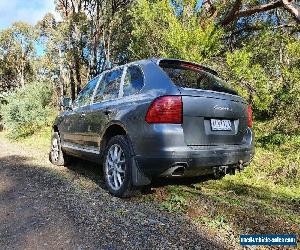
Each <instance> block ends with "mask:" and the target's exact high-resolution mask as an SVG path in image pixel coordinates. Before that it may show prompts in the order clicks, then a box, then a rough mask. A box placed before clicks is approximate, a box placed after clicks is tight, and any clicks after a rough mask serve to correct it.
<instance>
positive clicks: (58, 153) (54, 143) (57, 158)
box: [49, 132, 69, 166]
mask: <svg viewBox="0 0 300 250" xmlns="http://www.w3.org/2000/svg"><path fill="white" fill-rule="evenodd" d="M49 160H50V162H51V163H52V164H54V165H56V166H66V165H67V164H68V162H69V157H68V156H67V155H66V154H65V153H64V152H63V151H62V149H61V141H60V136H59V134H58V132H53V133H52V137H51V149H50V153H49Z"/></svg>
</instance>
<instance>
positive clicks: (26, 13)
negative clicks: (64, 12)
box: [0, 0, 55, 30]
mask: <svg viewBox="0 0 300 250" xmlns="http://www.w3.org/2000/svg"><path fill="white" fill-rule="evenodd" d="M48 12H51V13H53V14H55V6H54V0H0V30H1V29H4V28H7V27H9V26H10V25H11V24H13V23H14V22H16V21H23V22H27V23H30V24H35V23H36V22H37V21H38V20H40V19H42V17H43V16H44V15H45V14H46V13H48Z"/></svg>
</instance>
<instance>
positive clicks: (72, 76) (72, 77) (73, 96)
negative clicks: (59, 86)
mask: <svg viewBox="0 0 300 250" xmlns="http://www.w3.org/2000/svg"><path fill="white" fill-rule="evenodd" d="M70 88H71V99H72V101H74V100H75V98H76V88H75V80H74V72H73V67H72V66H71V67H70Z"/></svg>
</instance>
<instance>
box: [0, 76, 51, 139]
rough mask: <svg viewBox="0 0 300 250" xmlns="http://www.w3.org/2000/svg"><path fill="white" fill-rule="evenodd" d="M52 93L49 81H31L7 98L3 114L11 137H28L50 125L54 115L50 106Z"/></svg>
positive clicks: (2, 109) (3, 106)
mask: <svg viewBox="0 0 300 250" xmlns="http://www.w3.org/2000/svg"><path fill="white" fill-rule="evenodd" d="M52 93H53V90H52V85H51V83H49V82H42V83H31V84H28V85H26V86H25V88H21V89H17V90H16V91H14V92H12V93H11V94H10V95H9V96H8V97H7V98H6V100H7V104H6V105H2V107H1V115H2V119H3V124H4V127H5V128H6V129H8V130H9V137H10V138H13V139H17V138H20V137H26V136H28V135H31V134H33V133H34V132H35V131H36V130H38V129H40V128H41V127H43V126H48V125H50V123H51V122H52V120H53V115H54V109H53V108H51V106H50V102H51V97H52Z"/></svg>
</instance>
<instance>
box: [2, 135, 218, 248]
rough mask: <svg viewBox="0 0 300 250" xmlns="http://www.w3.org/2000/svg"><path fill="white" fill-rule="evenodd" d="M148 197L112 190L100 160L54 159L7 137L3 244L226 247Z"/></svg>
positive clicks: (14, 245)
mask: <svg viewBox="0 0 300 250" xmlns="http://www.w3.org/2000/svg"><path fill="white" fill-rule="evenodd" d="M145 200H146V199H145V197H142V196H141V197H135V198H133V199H126V200H122V199H118V198H114V197H112V196H110V195H109V194H108V193H107V191H106V190H105V189H104V188H103V183H102V182H101V178H100V176H99V166H97V165H92V164H90V163H88V162H76V163H73V164H71V166H69V167H68V168H59V167H53V166H52V165H51V164H50V163H48V159H47V152H46V151H45V150H38V149H34V148H28V147H25V146H21V145H17V144H11V143H8V142H7V141H4V142H3V141H2V142H1V141H0V249H224V246H223V244H222V243H221V240H220V239H210V236H209V234H208V233H204V232H201V231H200V230H199V229H197V228H196V227H195V226H194V225H193V223H192V222H191V221H189V220H188V219H187V218H185V217H184V216H178V215H176V214H170V213H167V212H164V211H161V210H159V208H158V205H157V204H155V202H146V201H145Z"/></svg>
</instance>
